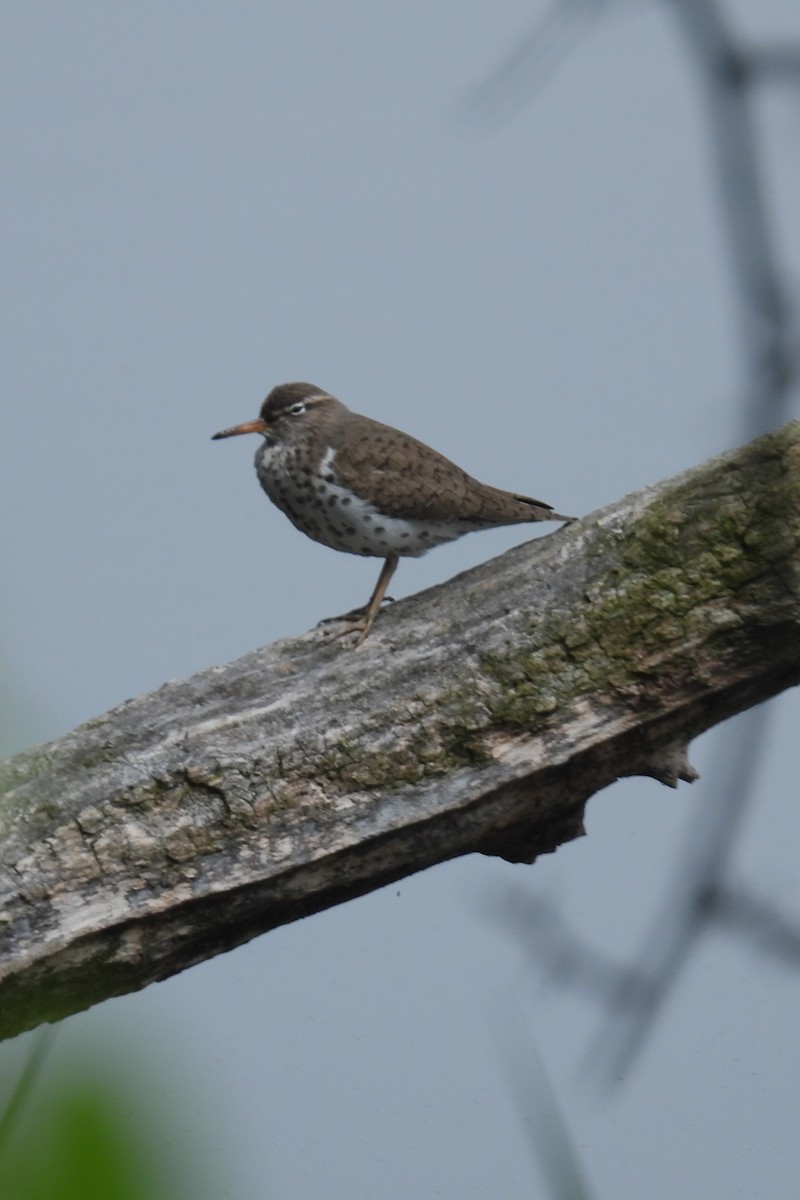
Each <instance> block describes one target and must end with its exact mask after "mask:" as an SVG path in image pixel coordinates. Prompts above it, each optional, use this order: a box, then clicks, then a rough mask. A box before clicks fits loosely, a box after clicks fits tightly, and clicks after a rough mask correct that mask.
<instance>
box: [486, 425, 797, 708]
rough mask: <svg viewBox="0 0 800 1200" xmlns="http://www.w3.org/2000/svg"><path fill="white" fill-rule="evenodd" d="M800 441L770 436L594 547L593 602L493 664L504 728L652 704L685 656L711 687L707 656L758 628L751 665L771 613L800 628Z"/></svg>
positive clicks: (542, 624) (667, 493)
mask: <svg viewBox="0 0 800 1200" xmlns="http://www.w3.org/2000/svg"><path fill="white" fill-rule="evenodd" d="M796 437H797V427H796V426H789V427H786V428H785V429H783V430H780V431H778V432H777V433H774V434H768V435H766V436H765V437H764V438H761V439H759V441H758V442H756V443H753V444H752V445H751V446H749V447H746V448H745V449H744V450H742V451H740V452H738V453H737V454H734V455H731V456H730V457H729V458H727V459H725V460H722V461H717V462H714V463H710V464H707V465H706V466H705V467H702V468H699V469H697V470H695V471H692V472H690V473H689V474H688V475H686V476H684V477H683V478H682V479H680V480H678V481H677V482H676V483H674V484H672V485H670V486H668V487H667V488H665V489H663V490H662V492H661V493H660V494H658V495H657V496H656V497H654V498H653V499H651V500H650V501H649V502H647V503H645V504H644V505H643V506H642V507H641V509H640V510H639V511H636V510H634V511H633V512H632V513H631V514H630V516H629V518H628V520H627V521H626V522H625V523H624V524H620V525H617V526H614V525H613V524H612V525H609V526H606V527H603V526H602V524H601V525H600V526H599V527H598V529H597V530H596V531H594V532H593V533H592V536H591V540H590V542H589V545H588V547H587V550H588V553H587V557H586V579H585V591H584V602H583V603H582V604H579V605H578V606H571V607H570V608H569V610H562V611H553V612H550V613H549V614H547V615H546V616H545V617H544V619H543V620H542V619H538V620H536V621H534V622H531V624H530V626H529V629H528V630H527V631H526V635H525V636H523V637H522V638H520V639H519V641H518V643H517V645H516V646H515V647H514V649H512V650H508V649H507V648H505V649H504V650H503V651H502V652H501V653H499V654H492V653H489V654H487V655H485V656H484V659H483V667H484V670H485V672H486V674H487V676H488V677H490V678H491V679H493V680H494V681H495V682H496V683H497V684H498V686H499V695H498V698H497V700H496V702H495V703H494V705H493V717H494V720H495V722H497V723H498V724H499V725H501V726H502V725H506V726H508V727H511V728H524V729H531V728H535V727H536V726H541V725H542V724H543V723H546V720H547V717H548V716H549V714H551V713H555V712H558V713H559V714H563V713H565V712H566V711H568V710H569V708H570V707H571V706H572V705H573V704H574V703H575V702H576V701H577V700H578V699H580V698H581V697H584V696H590V695H591V696H592V697H593V698H594V701H595V703H597V702H600V703H602V702H605V703H608V704H613V703H614V702H615V700H616V699H619V700H622V699H623V698H624V701H625V703H626V705H627V706H630V704H631V701H632V700H638V701H639V702H640V703H641V704H642V705H645V704H648V703H652V702H653V700H654V689H656V690H658V689H660V688H663V686H664V684H665V681H663V680H662V681H660V682H659V683H656V680H657V677H658V675H659V672H660V665H661V664H662V663H663V662H664V661H665V660H666V659H668V658H669V657H670V655H672V654H673V653H674V651H675V648H676V646H679V647H680V648H681V653H682V654H684V655H689V656H692V657H693V659H694V660H695V664H694V665H695V668H696V670H697V673H698V678H701V677H702V670H703V660H704V658H705V657H706V655H713V654H715V653H718V651H719V642H720V641H721V640H722V641H724V642H725V643H726V646H727V652H728V653H731V652H733V651H734V649H735V648H736V647H737V645H738V642H737V637H736V631H737V630H738V629H740V628H744V625H745V620H747V621H748V623H749V633H748V637H747V646H746V648H745V647H744V646H743V647H742V652H743V653H745V652H746V653H747V654H748V655H751V654H752V653H753V652H754V645H753V637H752V626H753V618H754V617H755V618H756V620H757V616H758V612H759V610H760V609H764V610H767V609H768V610H769V614H770V616H769V620H770V624H771V625H772V626H774V625H775V623H776V608H777V609H779V608H780V606H781V605H782V604H785V606H786V615H787V624H788V625H794V626H795V629H796V624H797V621H796V617H797V601H798V586H797V584H798V581H797V573H796V566H795V562H796V554H797V546H798V543H799V542H800V469H799V468H800V462H798V450H797V445H796V442H795V441H794V439H796ZM795 636H796V634H795ZM667 682H668V681H667ZM650 685H652V686H650Z"/></svg>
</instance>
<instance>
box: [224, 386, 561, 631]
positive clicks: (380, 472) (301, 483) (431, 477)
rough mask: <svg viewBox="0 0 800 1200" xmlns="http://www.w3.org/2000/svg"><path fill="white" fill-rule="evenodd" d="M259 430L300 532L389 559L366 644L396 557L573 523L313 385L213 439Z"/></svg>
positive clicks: (281, 394)
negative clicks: (533, 526) (468, 536)
mask: <svg viewBox="0 0 800 1200" xmlns="http://www.w3.org/2000/svg"><path fill="white" fill-rule="evenodd" d="M238 433H260V434H262V435H263V437H264V442H263V443H262V445H261V446H259V449H258V450H257V452H256V460H255V461H256V471H257V473H258V478H259V482H260V483H261V486H262V487H263V488H264V491H265V492H266V493H267V495H268V496H269V497H270V499H271V500H272V501H273V502H274V503H275V504H276V505H277V506H278V508H280V509H281V510H282V511H283V512H284V513H285V514H286V515H287V516H288V517H289V519H290V521H291V522H292V523H293V524H294V525H295V526H296V527H297V528H298V529H300V530H302V532H303V533H306V534H307V535H308V536H309V537H311V538H313V539H314V540H315V541H318V542H322V543H323V544H324V545H326V546H331V547H332V548H333V549H335V550H344V551H347V552H348V553H351V554H364V555H370V556H374V557H380V558H384V559H385V562H384V566H383V569H382V571H381V575H380V578H379V580H378V585H377V586H376V588H375V591H374V592H373V594H372V598H371V600H370V602H369V605H368V606H367V609H366V618H365V621H364V628H363V632H362V635H361V638H360V639H359V641H363V639H364V637H366V634H367V633H368V632H369V629H370V628H371V626H372V622H373V620H374V619H375V615H376V613H377V612H378V609H379V608H380V605H381V602H382V600H383V597H384V594H385V591H386V587H387V585H388V582H389V579H390V578H391V575H392V573H393V571H394V569H395V567H396V566H397V560H398V558H400V557H406V556H411V557H414V556H417V555H420V554H424V553H425V552H426V551H427V550H428V549H430V548H431V547H432V546H436V545H440V544H441V543H443V542H449V541H452V540H453V539H454V538H457V537H461V535H462V534H464V533H470V532H472V531H474V530H478V529H490V528H492V527H495V526H499V525H515V524H521V523H523V522H532V521H569V520H571V518H570V517H565V516H562V515H561V514H559V513H555V512H553V510H552V509H551V507H550V506H549V505H548V504H545V503H544V502H543V501H541V500H534V499H533V498H532V497H530V496H522V495H518V494H516V493H514V492H504V491H502V490H501V489H499V488H494V487H490V486H489V485H488V484H485V483H480V482H479V481H478V480H477V479H473V477H472V476H471V475H468V474H467V472H466V471H463V470H462V469H461V467H458V466H456V464H455V463H453V462H450V460H449V459H447V458H445V457H444V455H443V454H439V453H438V451H436V450H432V449H431V448H430V446H426V445H425V444H424V443H423V442H419V441H417V440H416V438H413V437H411V436H410V435H409V434H406V433H401V432H400V430H398V429H393V428H392V427H391V426H390V425H382V424H381V423H380V422H379V421H373V420H371V418H369V417H362V416H359V415H358V414H357V413H353V412H350V410H349V409H348V408H346V407H345V406H344V404H342V403H341V401H339V400H337V399H336V398H335V397H334V396H331V395H329V394H328V393H327V392H323V391H322V390H321V389H320V388H318V387H315V386H314V385H313V384H310V383H285V384H281V385H280V386H279V387H276V388H273V390H272V391H271V392H270V394H269V395H268V396H267V398H266V400H265V401H264V403H263V404H262V406H261V413H260V416H259V418H258V419H257V420H256V421H248V422H246V423H245V424H243V425H236V426H234V427H233V428H231V429H224V430H222V432H221V433H218V434H215V435H214V436H215V437H218V438H220V437H229V436H232V435H233V434H238Z"/></svg>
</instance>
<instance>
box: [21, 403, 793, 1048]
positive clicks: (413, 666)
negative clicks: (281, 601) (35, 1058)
mask: <svg viewBox="0 0 800 1200" xmlns="http://www.w3.org/2000/svg"><path fill="white" fill-rule="evenodd" d="M799 542H800V423H793V424H791V425H787V426H786V427H784V428H783V429H782V430H779V431H778V432H776V433H774V434H770V435H768V436H766V437H763V438H760V439H759V440H758V441H756V442H753V443H752V444H751V445H749V446H746V447H744V448H742V449H741V450H739V451H737V452H735V453H734V454H731V455H727V456H724V457H722V458H719V459H715V460H713V461H711V462H709V463H706V464H704V465H703V466H701V467H698V468H696V469H694V470H692V471H689V472H687V473H686V474H684V475H681V476H678V477H677V478H675V479H671V480H668V481H666V482H664V483H661V484H659V485H657V486H654V487H650V488H646V489H644V490H643V491H641V492H638V493H636V494H634V495H631V496H628V497H626V498H624V499H623V500H620V501H618V502H617V503H615V504H613V505H611V506H609V507H608V508H607V509H604V510H602V511H600V512H598V513H594V514H592V515H591V516H590V517H587V518H585V519H584V520H583V521H581V522H578V523H576V524H575V525H573V526H570V527H568V528H566V529H563V530H560V531H558V532H557V533H554V534H552V535H550V536H547V537H544V538H540V539H538V540H536V541H532V542H528V543H526V544H524V545H522V546H520V547H518V548H517V549H515V550H512V551H510V552H509V553H508V554H505V555H503V556H502V557H501V558H498V559H495V560H493V561H492V562H489V563H486V564H484V565H483V566H481V567H478V568H477V569H475V570H473V571H470V572H467V573H466V574H463V575H460V576H458V577H457V578H455V579H453V580H451V581H450V582H449V583H447V584H445V585H443V586H441V587H438V588H434V589H432V590H430V591H428V592H425V593H422V594H420V595H418V596H413V597H411V598H409V599H408V600H404V601H402V602H400V603H398V604H395V605H393V606H392V607H391V609H389V610H387V611H385V612H384V613H383V614H381V616H380V617H379V619H378V622H377V624H376V627H375V630H374V631H373V633H372V635H371V637H370V638H369V639H368V640H367V642H365V643H364V645H363V647H362V648H361V649H359V650H358V651H355V652H353V651H348V650H346V649H343V648H342V646H341V644H340V643H338V642H336V641H335V640H332V638H331V629H330V627H323V628H321V629H317V630H312V631H311V632H310V633H308V634H306V635H305V636H303V637H300V638H296V639H286V640H283V641H280V642H276V643H274V644H273V645H271V646H267V647H264V648H263V649H261V650H257V651H254V652H253V653H251V654H248V655H246V656H245V657H244V658H242V659H240V660H239V661H238V662H234V663H231V664H229V665H227V666H223V667H213V668H210V669H209V670H206V671H203V672H201V673H199V674H198V675H195V676H193V677H192V678H191V679H186V680H179V681H176V682H173V683H168V684H165V685H164V686H163V687H161V688H159V689H158V691H156V692H154V693H152V694H150V695H147V696H141V697H139V698H138V699H135V700H131V701H128V702H127V703H126V704H123V705H121V706H120V707H119V708H117V709H114V710H113V711H112V712H110V713H107V714H105V715H104V716H102V717H98V718H96V719H95V720H93V721H90V722H88V723H87V724H86V725H84V726H82V727H81V728H79V729H77V730H75V731H74V732H72V733H70V734H68V735H67V736H66V737H64V738H61V739H60V740H59V741H57V742H53V743H51V744H50V745H47V746H42V747H38V748H36V749H34V750H31V751H29V752H27V753H25V754H22V755H19V756H18V757H16V758H14V759H12V760H10V761H9V762H7V763H5V764H3V765H2V766H0V1036H5V1037H8V1036H11V1035H13V1034H15V1033H18V1032H20V1031H21V1030H23V1029H28V1028H31V1027H32V1026H34V1025H36V1024H39V1023H40V1022H42V1021H54V1020H57V1019H59V1018H61V1017H64V1016H66V1015H68V1014H70V1013H73V1012H77V1011H79V1010H81V1009H83V1008H86V1007H88V1006H89V1005H91V1004H94V1003H96V1002H98V1001H100V1000H103V999H106V998H108V997H110V996H113V995H120V994H123V993H125V992H129V991H134V990H136V989H138V988H142V987H144V986H146V985H147V984H148V983H150V982H152V981H154V980H157V979H164V978H166V977H167V976H169V975H172V974H174V973H176V972H177V971H180V970H183V969H184V968H185V967H187V966H191V965H192V964H193V963H196V962H199V961H202V960H203V959H205V958H208V957H210V956H211V955H213V954H216V953H219V952H220V951H222V950H226V949H229V948H231V947H232V946H236V945H239V944H240V943H242V942H245V941H247V940H248V939H249V938H252V937H254V936H256V935H257V934H259V933H262V932H264V931H265V930H268V929H272V928H274V927H275V926H277V925H280V924H283V923H285V922H287V921H291V920H294V919H296V918H297V917H301V916H305V915H307V914H308V913H312V912H315V911H317V910H319V909H322V908H325V907H328V906H330V905H332V904H336V903H338V902H340V901H342V900H346V899H348V898H350V897H352V896H357V895H360V894H362V893H364V892H367V891H370V890H371V889H373V888H376V887H379V886H381V885H382V884H385V883H388V882H389V881H391V880H395V879H398V878H400V877H402V876H404V875H408V874H410V873H412V872H414V871H418V870H421V869H422V868H424V867H428V866H430V865H432V864H434V863H437V862H442V861H444V860H446V859H449V858H454V857H456V856H458V855H461V854H467V853H470V852H472V851H479V852H482V853H484V854H495V855H500V856H501V857H503V858H506V859H509V860H510V861H520V862H532V861H533V860H534V859H535V858H536V856H537V855H538V854H542V853H546V852H548V851H552V850H554V849H555V848H556V847H557V846H558V845H560V844H561V843H562V842H565V841H567V840H569V839H570V838H573V837H577V836H579V835H580V834H581V832H582V830H583V825H582V821H583V810H584V806H585V803H586V801H587V799H588V798H589V797H590V796H591V795H592V794H593V793H594V792H596V791H598V790H599V789H600V788H603V787H605V786H606V785H607V784H609V783H611V782H613V781H614V780H615V779H618V778H620V777H622V776H626V775H637V774H641V775H649V776H651V777H653V778H654V779H657V780H660V781H661V782H663V783H665V784H668V785H669V786H672V787H674V786H676V785H677V782H678V780H691V779H694V778H696V775H695V772H694V771H693V769H692V768H691V766H690V765H689V762H688V757H687V748H688V744H689V742H690V741H691V739H692V738H694V737H696V736H697V734H699V733H702V732H703V731H704V730H705V729H707V728H709V727H710V726H712V725H714V724H716V723H718V722H719V721H722V720H724V719H725V718H726V717H729V716H731V715H732V714H734V713H736V712H739V711H741V710H742V709H745V708H748V707H749V706H751V705H753V704H757V703H759V702H760V701H761V700H764V699H766V698H767V697H768V696H771V695H774V694H775V693H777V692H779V691H781V690H782V689H784V688H786V687H789V686H791V685H793V684H795V683H797V682H798V680H799V679H800V603H799V598H800V586H799V584H800V574H799V573H798V567H799V566H800V554H799V553H798V543H799Z"/></svg>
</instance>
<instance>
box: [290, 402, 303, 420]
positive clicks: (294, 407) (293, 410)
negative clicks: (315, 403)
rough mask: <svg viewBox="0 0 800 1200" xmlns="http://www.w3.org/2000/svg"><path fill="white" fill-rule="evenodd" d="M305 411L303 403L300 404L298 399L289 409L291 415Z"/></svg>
mask: <svg viewBox="0 0 800 1200" xmlns="http://www.w3.org/2000/svg"><path fill="white" fill-rule="evenodd" d="M305 411H306V406H305V404H302V403H301V402H299V401H298V403H297V404H293V405H292V407H291V408H290V409H289V412H290V413H291V414H292V416H293V417H299V416H300V415H301V414H302V413H304V412H305Z"/></svg>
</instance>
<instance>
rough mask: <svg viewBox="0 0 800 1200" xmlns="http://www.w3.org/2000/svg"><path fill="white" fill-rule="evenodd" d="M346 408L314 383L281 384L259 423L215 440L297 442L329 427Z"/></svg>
mask: <svg viewBox="0 0 800 1200" xmlns="http://www.w3.org/2000/svg"><path fill="white" fill-rule="evenodd" d="M343 408H344V406H343V405H342V404H341V403H340V401H338V400H337V399H336V398H335V397H334V396H331V395H329V394H328V392H323V391H322V389H321V388H318V387H315V386H314V384H313V383H281V384H279V385H278V387H275V388H273V389H272V391H271V392H270V394H269V395H268V396H267V398H266V400H265V401H264V403H263V404H262V405H261V412H260V413H259V415H258V417H257V418H256V420H255V421H245V422H243V424H241V425H232V426H231V427H230V429H221V430H220V432H219V433H215V434H214V435H213V439H212V440H215V439H216V438H227V437H234V436H235V435H237V434H239V433H260V434H261V435H262V436H263V437H265V438H267V439H268V440H269V441H275V442H293V441H297V440H299V439H300V438H301V437H304V438H307V437H308V436H309V434H310V433H312V432H314V431H315V430H317V429H321V428H322V427H324V426H326V425H327V424H328V422H329V421H330V420H331V419H333V418H334V417H335V416H336V415H337V413H340V412H341V411H342V409H343Z"/></svg>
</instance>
